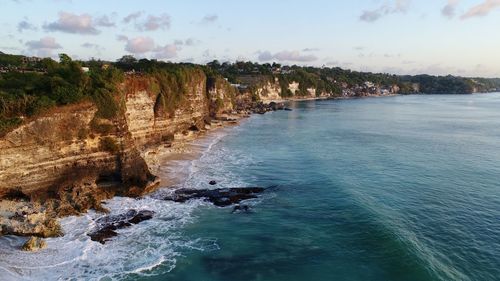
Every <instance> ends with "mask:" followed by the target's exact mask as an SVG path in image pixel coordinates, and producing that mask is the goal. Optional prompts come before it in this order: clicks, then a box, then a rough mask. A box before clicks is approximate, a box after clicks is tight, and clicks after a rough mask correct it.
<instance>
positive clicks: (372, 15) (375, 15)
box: [359, 0, 410, 22]
mask: <svg viewBox="0 0 500 281" xmlns="http://www.w3.org/2000/svg"><path fill="white" fill-rule="evenodd" d="M409 6H410V0H395V1H394V3H392V4H384V5H382V6H380V7H378V8H376V9H374V10H365V11H363V13H362V14H361V16H360V17H359V19H360V20H362V21H366V22H374V21H377V20H379V19H380V18H382V17H383V16H386V15H390V14H397V13H406V11H407V10H408V7H409Z"/></svg>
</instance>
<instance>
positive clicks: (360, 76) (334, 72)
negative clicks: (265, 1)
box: [208, 61, 500, 95]
mask: <svg viewBox="0 0 500 281" xmlns="http://www.w3.org/2000/svg"><path fill="white" fill-rule="evenodd" d="M208 66H209V67H211V68H212V69H214V70H215V71H218V72H220V73H221V74H222V75H223V76H224V77H227V78H228V79H229V81H230V82H231V83H235V84H240V83H243V84H248V86H252V84H255V83H252V81H254V82H257V83H259V81H263V79H264V80H266V79H265V78H266V77H267V80H269V81H274V79H275V78H278V79H279V81H280V83H281V84H282V85H283V86H284V89H283V90H282V93H286V92H287V90H286V89H285V88H286V85H287V82H290V81H295V82H298V83H299V84H300V85H301V91H302V92H304V91H306V89H307V88H312V87H314V88H316V89H317V90H318V91H327V92H332V93H334V94H337V95H341V94H342V91H345V90H349V89H355V88H356V87H360V86H362V85H364V84H365V83H366V82H369V83H368V84H374V85H375V86H378V87H391V86H394V85H396V86H397V87H399V89H400V90H399V93H402V94H414V93H421V94H471V93H477V92H496V91H500V78H495V79H488V78H466V77H459V76H451V75H448V76H431V75H416V76H409V75H404V76H402V75H393V74H387V73H370V72H358V71H351V70H345V69H341V68H338V67H333V68H329V67H323V68H318V67H301V66H296V65H294V66H282V65H280V64H276V63H273V64H258V63H252V62H236V63H222V64H221V63H219V62H218V61H213V62H210V63H208Z"/></svg>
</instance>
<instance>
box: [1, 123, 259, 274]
mask: <svg viewBox="0 0 500 281" xmlns="http://www.w3.org/2000/svg"><path fill="white" fill-rule="evenodd" d="M228 132H229V131H228V130H227V129H222V130H219V131H218V132H217V133H216V134H213V136H211V137H207V138H203V139H201V140H199V141H195V142H194V144H193V145H194V146H196V147H197V149H199V151H200V152H201V154H200V157H199V159H196V160H178V163H175V165H168V167H169V168H168V169H169V170H163V171H162V172H168V173H172V172H176V171H177V172H178V171H181V170H184V171H186V169H187V171H188V172H187V173H186V175H185V177H186V179H185V181H184V183H183V184H182V186H185V187H190V188H201V187H203V188H206V187H207V183H208V181H209V180H212V179H216V180H217V181H218V185H217V187H230V186H244V185H245V183H243V182H241V181H240V180H239V179H238V177H237V176H236V175H233V174H232V173H231V172H230V170H229V166H227V165H226V164H227V163H231V164H232V165H243V166H244V165H248V164H249V163H251V162H252V161H251V160H252V159H250V158H248V157H245V156H244V155H242V154H241V153H240V154H237V155H234V154H233V153H232V152H231V151H229V150H227V149H226V148H225V147H224V146H223V145H218V144H220V142H221V140H222V139H223V138H224V137H225V136H226V135H227V134H228ZM158 192H160V193H161V192H170V191H169V190H167V189H164V190H160V191H158ZM200 206H205V207H207V206H211V205H210V204H209V203H206V202H203V201H202V200H190V201H188V202H186V203H175V202H168V201H163V200H157V199H155V197H154V196H147V197H144V198H141V199H132V198H123V197H116V198H113V199H111V200H108V201H106V205H105V207H106V208H108V209H109V210H110V211H111V215H113V214H121V213H125V212H126V211H127V210H130V209H136V210H151V211H154V212H155V215H154V217H153V219H151V220H148V221H144V222H142V223H140V224H137V225H133V226H131V227H129V228H124V229H120V230H118V231H117V232H118V233H119V235H118V236H117V237H114V238H113V239H112V240H111V241H109V242H107V243H106V244H105V245H101V244H100V243H97V242H94V241H91V240H90V237H89V236H87V233H88V232H90V231H91V230H92V229H93V228H94V227H95V220H96V219H97V218H99V217H101V216H103V214H100V213H96V212H93V211H89V212H88V213H86V214H84V215H81V216H73V217H67V218H64V219H62V220H61V225H62V227H63V230H64V232H65V236H64V237H58V238H50V239H46V241H47V245H48V246H47V248H46V249H43V250H41V251H39V252H35V253H28V252H23V251H20V250H19V248H20V246H21V245H22V244H23V243H24V241H26V238H19V237H13V236H4V237H0V274H1V275H0V276H1V278H0V279H1V280H57V279H62V280H66V279H74V278H77V279H78V280H80V279H81V280H100V279H101V278H103V277H108V278H110V279H121V278H123V277H124V276H126V275H129V274H138V275H146V276H149V275H153V274H162V273H165V272H169V271H171V270H172V269H173V268H174V267H175V265H176V262H177V259H178V258H179V257H182V252H185V251H190V250H195V251H213V250H218V249H219V246H218V244H217V239H216V238H213V237H208V238H207V237H198V238H196V237H195V238H192V239H187V238H186V237H183V236H182V228H183V226H185V225H186V224H188V223H192V222H193V221H194V220H195V217H194V216H193V213H194V212H193V211H194V210H196V209H197V208H199V207H200Z"/></svg>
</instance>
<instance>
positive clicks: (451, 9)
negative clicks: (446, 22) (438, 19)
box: [441, 0, 459, 19]
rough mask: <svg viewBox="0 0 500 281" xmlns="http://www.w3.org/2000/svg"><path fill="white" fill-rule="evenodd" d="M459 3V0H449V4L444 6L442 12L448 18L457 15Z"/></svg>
mask: <svg viewBox="0 0 500 281" xmlns="http://www.w3.org/2000/svg"><path fill="white" fill-rule="evenodd" d="M458 4H459V0H448V4H446V6H444V7H443V9H442V10H441V14H442V15H443V16H445V17H447V18H450V19H451V18H453V17H454V16H455V13H456V9H457V6H458Z"/></svg>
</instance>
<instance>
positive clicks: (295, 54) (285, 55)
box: [258, 51, 318, 62]
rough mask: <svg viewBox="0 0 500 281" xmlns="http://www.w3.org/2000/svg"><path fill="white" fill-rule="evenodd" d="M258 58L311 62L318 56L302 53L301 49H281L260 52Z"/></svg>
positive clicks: (261, 59) (263, 59)
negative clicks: (272, 51)
mask: <svg viewBox="0 0 500 281" xmlns="http://www.w3.org/2000/svg"><path fill="white" fill-rule="evenodd" d="M258 54H259V56H258V59H259V60H260V61H271V60H277V61H290V62H311V61H315V60H317V59H318V58H317V57H316V56H314V55H302V54H301V53H300V52H299V51H281V52H278V53H275V54H272V53H271V52H269V51H264V52H259V53H258Z"/></svg>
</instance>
